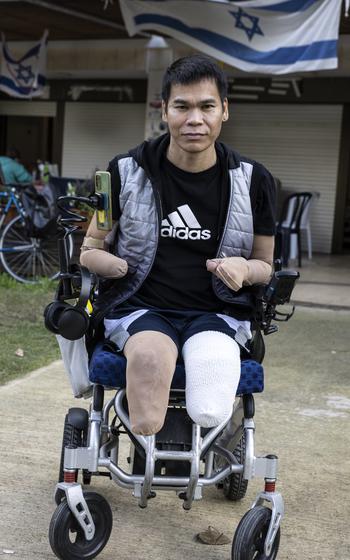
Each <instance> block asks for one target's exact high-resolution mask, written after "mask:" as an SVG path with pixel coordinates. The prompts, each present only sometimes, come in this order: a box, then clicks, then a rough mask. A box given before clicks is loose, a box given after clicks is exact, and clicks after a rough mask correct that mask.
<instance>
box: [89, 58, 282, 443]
mask: <svg viewBox="0 0 350 560" xmlns="http://www.w3.org/2000/svg"><path fill="white" fill-rule="evenodd" d="M226 94H227V84H226V78H225V75H224V74H223V72H222V71H221V69H220V68H219V67H218V66H216V65H215V64H214V63H213V62H212V61H211V60H210V59H208V58H206V57H204V56H193V57H187V58H184V59H180V60H178V61H176V62H174V63H173V64H172V65H171V66H170V67H169V68H168V70H167V72H166V74H165V76H164V81H163V89H162V96H163V102H162V104H163V119H164V121H165V122H166V123H167V124H168V127H169V133H168V134H165V135H164V136H162V137H160V138H159V139H157V140H154V141H150V142H144V143H143V144H141V145H140V146H138V147H137V148H135V149H133V150H130V152H129V153H128V154H126V155H121V156H117V157H116V158H115V159H114V160H112V161H111V163H110V165H109V171H110V173H111V177H112V195H113V201H114V202H113V216H114V218H115V220H116V221H118V229H117V240H116V241H113V245H112V247H111V248H110V250H111V253H105V252H104V249H103V243H104V240H103V239H102V238H103V235H104V233H105V232H102V231H101V230H98V229H97V227H96V219H95V218H94V219H93V220H92V222H91V224H90V227H89V229H88V231H87V236H86V238H85V240H84V244H83V247H82V254H81V259H80V261H81V264H83V265H85V266H86V267H87V268H88V269H89V270H90V271H92V272H97V273H99V274H101V275H102V276H104V277H106V276H108V277H109V278H120V277H121V276H124V275H126V276H125V280H124V282H123V284H122V286H123V287H121V285H120V284H119V286H118V282H117V283H116V286H115V294H116V295H115V296H114V295H113V290H111V293H110V295H109V296H108V297H109V302H108V306H107V309H106V311H105V318H104V325H105V336H106V338H108V339H110V340H111V341H113V342H114V343H115V344H116V347H117V348H118V350H119V351H123V353H124V355H125V356H126V358H127V370H126V377H127V399H128V404H129V413H130V418H131V425H132V430H133V432H134V433H137V434H143V435H150V434H154V433H157V432H158V431H159V430H160V429H161V427H162V425H163V422H164V417H165V413H166V410H167V406H168V399H169V389H170V385H171V380H172V377H173V374H174V371H175V366H176V362H177V360H178V358H179V357H180V358H181V359H183V361H184V365H185V370H186V403H187V410H188V413H189V415H190V417H191V418H192V419H193V421H194V422H196V423H198V424H199V425H200V426H203V427H212V426H216V425H218V424H220V423H221V422H222V421H223V420H224V419H225V418H226V419H227V418H229V416H230V415H231V413H232V405H233V400H234V398H235V394H236V389H237V385H238V382H239V377H240V354H241V350H242V348H243V349H246V348H247V347H248V346H249V340H250V338H251V329H250V316H249V314H250V313H251V306H250V304H249V301H245V299H247V297H244V296H245V294H244V289H243V293H242V286H247V285H248V286H249V285H251V284H255V283H260V282H263V283H266V282H267V281H268V279H269V278H270V276H271V264H272V260H273V246H274V233H275V212H274V207H275V188H274V181H273V178H272V177H271V175H270V173H269V172H268V171H267V170H266V169H265V168H264V167H263V166H262V165H261V164H258V163H256V162H253V161H251V160H247V159H246V158H242V157H241V156H239V154H237V153H236V152H234V151H233V150H231V149H230V148H228V147H227V146H225V145H224V144H222V143H219V142H217V138H218V136H219V134H220V131H221V126H222V123H223V122H224V121H226V120H227V119H228V116H229V115H228V102H227V97H226ZM117 294H118V295H117ZM237 294H238V296H237ZM248 299H249V298H248Z"/></svg>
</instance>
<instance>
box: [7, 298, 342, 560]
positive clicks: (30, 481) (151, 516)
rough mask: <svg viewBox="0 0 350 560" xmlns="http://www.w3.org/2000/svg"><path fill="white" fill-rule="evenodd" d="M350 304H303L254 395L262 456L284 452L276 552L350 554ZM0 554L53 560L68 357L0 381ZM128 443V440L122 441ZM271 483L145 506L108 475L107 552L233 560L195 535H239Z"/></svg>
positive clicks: (271, 352) (314, 557) (331, 557)
mask: <svg viewBox="0 0 350 560" xmlns="http://www.w3.org/2000/svg"><path fill="white" fill-rule="evenodd" d="M349 332H350V312H339V311H337V312H336V311H329V310H313V309H306V308H299V309H298V310H297V313H296V315H295V317H294V318H293V319H292V320H291V321H290V323H288V324H283V325H281V327H280V332H279V333H278V334H274V335H271V336H269V337H268V338H267V339H266V343H267V347H268V350H267V357H266V359H265V362H264V367H265V384H266V389H265V391H264V393H263V394H262V395H257V396H256V407H257V411H256V416H255V420H256V426H257V430H256V453H257V454H258V455H262V454H265V453H269V452H270V453H271V452H274V453H276V454H277V455H278V456H279V458H280V465H279V481H278V489H279V491H280V492H281V493H282V494H283V497H284V500H285V507H286V515H285V518H284V520H283V522H282V529H281V545H280V552H279V554H278V560H296V559H301V560H349V559H350V531H349V517H350V515H349V514H350V504H349V495H350V492H349V490H350V480H349V476H350V459H349V448H350V430H349V416H350V371H349V370H350V368H349V362H350V344H349ZM0 399H1V410H2V414H1V424H0V440H1V450H2V461H1V464H0V557H1V558H2V557H4V558H13V559H20V560H50V559H54V558H55V556H54V555H53V553H52V551H51V549H50V546H49V542H48V526H49V523H50V518H51V515H52V513H53V511H54V509H55V505H54V501H53V491H54V487H55V482H56V479H57V471H58V462H59V454H60V446H61V439H62V427H63V420H64V415H65V412H66V410H67V409H68V408H69V407H70V406H84V407H87V406H88V403H87V402H84V401H83V402H81V401H76V400H74V399H73V398H72V396H71V392H70V388H69V386H68V381H67V380H66V376H65V374H64V373H63V369H62V364H61V362H55V363H53V364H51V365H50V366H49V367H47V368H44V369H41V370H38V371H36V372H33V373H32V374H29V375H28V376H27V377H25V378H23V379H20V380H18V381H14V382H11V383H9V384H8V385H6V386H3V387H0ZM123 448H124V449H126V448H127V442H125V444H123ZM261 488H262V481H260V480H254V481H252V482H251V483H250V484H249V487H248V493H247V497H246V498H245V499H244V500H243V501H242V502H241V503H238V504H232V503H230V502H228V501H226V500H225V498H224V497H223V495H222V494H221V493H220V492H219V491H218V490H217V489H216V488H209V489H207V490H206V492H205V494H204V499H203V500H202V501H201V502H195V503H194V505H193V508H192V510H191V511H189V512H185V511H184V510H183V508H182V502H181V501H180V500H179V499H178V498H177V497H176V495H175V494H174V493H172V492H171V493H169V492H163V493H162V492H158V494H157V497H156V499H153V500H151V501H150V503H149V506H148V508H147V509H145V510H141V509H140V508H139V507H138V504H137V500H136V499H135V498H134V497H132V495H131V492H130V491H128V490H124V489H121V488H119V487H117V486H115V485H114V484H113V483H112V482H111V481H109V480H108V479H106V478H100V479H96V478H95V479H93V482H92V485H91V487H90V489H91V490H93V491H97V492H100V493H102V494H103V495H104V496H105V497H106V498H107V499H108V500H109V502H110V504H111V507H112V511H113V517H114V527H113V531H112V535H111V538H110V540H109V542H108V544H107V546H106V548H105V549H104V551H103V552H102V553H101V554H100V556H99V557H98V558H100V559H101V560H130V559H131V558H132V559H133V560H144V559H146V560H183V558H191V560H229V559H230V558H231V545H230V544H228V545H223V546H207V545H203V544H200V543H198V542H196V540H195V535H196V534H197V533H198V532H200V531H203V530H204V529H206V528H207V527H208V525H213V526H214V527H216V528H217V529H219V530H220V531H222V532H224V533H225V534H226V535H228V536H230V537H232V536H233V533H234V530H235V527H236V525H237V523H238V521H239V520H240V518H241V517H242V516H243V515H244V513H245V512H246V511H247V510H248V509H249V507H250V504H251V502H252V501H253V499H254V498H255V495H256V493H257V492H258V491H259V490H260V489H261Z"/></svg>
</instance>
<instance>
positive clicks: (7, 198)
mask: <svg viewBox="0 0 350 560" xmlns="http://www.w3.org/2000/svg"><path fill="white" fill-rule="evenodd" d="M3 186H4V187H7V188H8V190H7V191H0V261H1V264H2V266H3V268H4V269H5V271H6V272H7V273H8V274H9V275H10V276H12V278H14V279H15V280H17V281H18V282H23V283H25V284H36V283H38V282H40V280H41V278H42V277H47V278H49V279H50V280H55V279H56V278H57V277H58V275H59V272H58V271H59V255H58V249H57V232H58V229H57V225H56V222H55V223H54V224H51V226H50V227H49V228H46V229H45V228H43V229H42V230H41V231H40V230H39V229H38V228H36V227H35V225H34V223H33V220H32V218H31V217H30V216H29V215H28V212H26V210H25V208H24V204H23V200H22V196H23V195H22V193H24V192H26V193H27V194H28V193H30V196H31V197H32V199H33V202H34V204H35V199H36V197H39V194H38V193H37V191H36V190H35V188H34V187H33V185H31V184H25V185H20V188H21V190H20V191H19V190H18V189H19V185H3ZM1 202H2V204H1ZM11 208H14V210H15V212H16V214H17V215H15V217H14V218H12V219H11V220H10V221H9V222H8V223H7V224H5V222H6V217H7V216H8V214H9V212H10V209H11ZM34 212H35V207H34ZM3 226H4V227H3ZM67 247H68V252H69V255H70V258H71V257H72V255H73V238H72V236H71V235H68V237H67Z"/></svg>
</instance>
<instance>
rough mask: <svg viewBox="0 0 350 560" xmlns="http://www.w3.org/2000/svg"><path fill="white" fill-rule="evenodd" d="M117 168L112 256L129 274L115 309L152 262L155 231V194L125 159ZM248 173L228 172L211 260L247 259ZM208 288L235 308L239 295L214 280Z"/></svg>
mask: <svg viewBox="0 0 350 560" xmlns="http://www.w3.org/2000/svg"><path fill="white" fill-rule="evenodd" d="M118 166H119V175H120V184H121V190H120V196H119V205H120V211H121V215H120V219H119V226H118V231H117V236H116V242H115V246H114V252H115V254H116V255H118V256H119V257H121V258H122V259H125V260H126V261H127V262H128V265H129V273H128V275H127V277H126V278H125V280H124V281H123V282H120V281H118V282H120V291H119V290H118V296H117V297H116V299H115V300H114V304H115V305H116V304H119V303H121V302H122V301H125V300H127V299H128V298H129V297H131V296H132V295H133V294H134V293H136V292H137V290H138V289H139V288H140V286H141V284H142V283H143V282H144V281H145V279H146V278H147V276H148V274H149V272H150V270H151V268H152V265H153V262H154V259H155V256H156V251H157V246H158V237H159V228H160V215H159V211H158V209H157V202H156V197H157V193H156V192H155V188H154V186H153V185H152V183H151V181H150V179H149V178H148V177H147V175H146V173H145V171H144V170H143V168H142V167H140V166H139V165H138V163H137V162H136V161H135V160H134V158H132V157H131V156H128V157H125V158H123V159H120V160H119V161H118ZM252 171H253V165H252V164H250V163H246V162H241V164H240V166H239V167H237V168H236V169H229V178H230V200H229V207H228V211H227V217H226V223H225V227H224V231H223V234H222V237H221V240H220V242H219V247H218V251H217V257H232V256H242V257H245V258H247V259H248V258H249V257H250V255H251V252H252V247H253V235H254V232H253V218H252V210H251V203H250V196H249V190H250V184H251V176H252ZM213 288H214V292H215V293H216V295H217V296H218V297H219V298H220V299H221V300H223V301H225V302H228V303H239V299H240V298H241V295H240V292H238V293H237V294H235V293H234V292H232V291H231V290H229V289H228V288H227V287H226V286H225V284H223V283H222V282H221V281H220V280H219V279H218V278H216V277H215V276H214V275H213ZM241 299H242V298H241ZM243 300H244V298H243ZM243 305H244V303H243Z"/></svg>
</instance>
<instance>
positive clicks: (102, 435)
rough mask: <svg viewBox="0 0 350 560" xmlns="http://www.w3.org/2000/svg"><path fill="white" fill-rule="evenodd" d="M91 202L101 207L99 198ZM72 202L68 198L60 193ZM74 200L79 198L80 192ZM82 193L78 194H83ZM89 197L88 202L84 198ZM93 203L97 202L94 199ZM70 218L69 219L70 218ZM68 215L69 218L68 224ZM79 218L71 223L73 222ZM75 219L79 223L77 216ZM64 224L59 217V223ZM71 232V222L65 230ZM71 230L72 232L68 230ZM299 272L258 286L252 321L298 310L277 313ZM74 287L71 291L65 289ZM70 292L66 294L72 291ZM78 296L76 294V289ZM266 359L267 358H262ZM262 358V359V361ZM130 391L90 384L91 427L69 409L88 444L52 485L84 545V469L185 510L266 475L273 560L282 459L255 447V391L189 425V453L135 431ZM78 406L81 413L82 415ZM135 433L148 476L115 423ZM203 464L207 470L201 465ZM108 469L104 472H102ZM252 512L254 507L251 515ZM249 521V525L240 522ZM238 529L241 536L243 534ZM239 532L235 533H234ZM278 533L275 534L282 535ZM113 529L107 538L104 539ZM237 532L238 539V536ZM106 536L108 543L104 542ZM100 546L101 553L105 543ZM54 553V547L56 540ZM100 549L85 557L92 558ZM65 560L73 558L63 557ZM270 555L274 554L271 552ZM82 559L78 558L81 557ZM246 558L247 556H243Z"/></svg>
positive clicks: (65, 272)
mask: <svg viewBox="0 0 350 560" xmlns="http://www.w3.org/2000/svg"><path fill="white" fill-rule="evenodd" d="M94 197H95V198H94V202H93V204H94V205H95V207H96V204H97V202H96V195H94ZM62 198H63V199H67V197H62ZM76 198H77V197H76ZM79 198H80V197H79ZM86 200H89V199H85V200H84V201H85V202H86ZM90 205H92V202H91V200H90ZM70 220H71V218H70ZM67 221H68V219H66V222H67ZM73 221H74V220H73ZM75 221H77V220H75ZM61 225H62V220H61ZM65 229H66V230H67V227H65ZM71 229H72V228H70V230H69V232H70V233H71ZM66 237H67V231H66V233H65V237H64V238H63V240H61V255H62V259H63V261H64V262H63V263H62V267H61V270H62V274H61V282H62V286H63V288H62V290H58V292H57V293H58V294H60V297H61V298H64V297H65V296H64V295H65V294H66V295H67V294H68V298H67V299H69V298H71V297H72V293H73V291H74V290H73V291H72V289H71V286H69V283H70V282H73V280H74V282H73V285H74V286H75V287H76V284H77V273H76V265H75V268H72V269H71V270H72V271H73V272H72V273H71V274H70V272H69V271H70V267H69V264H68V262H67V252H66V250H65V249H64V241H65V239H66ZM298 277H299V274H298V273H297V272H294V271H277V272H275V274H274V276H273V278H272V281H271V282H270V284H269V285H268V287H267V288H266V287H264V288H262V287H260V288H259V289H258V290H257V302H258V305H257V310H256V317H255V322H256V325H257V327H258V329H259V330H260V331H263V332H264V334H270V333H272V332H275V331H276V330H277V326H276V325H271V321H272V320H284V321H285V320H288V319H289V318H290V317H291V316H292V314H293V313H294V308H293V311H292V313H290V314H282V313H279V312H277V311H276V305H278V304H284V303H286V302H289V299H290V295H291V292H292V289H293V286H294V283H295V281H296V279H297V278H298ZM68 288H69V289H68ZM67 289H68V292H69V293H68V292H67ZM74 295H75V293H74ZM261 359H262V358H261ZM258 361H261V360H259V359H258ZM125 400H126V399H125V390H124V389H119V390H118V389H117V391H116V394H115V396H114V397H113V398H111V399H110V400H109V401H108V402H107V403H106V404H105V405H104V387H103V386H102V385H99V384H95V385H94V387H93V398H92V405H91V407H90V413H89V420H88V425H86V411H85V410H83V409H72V410H73V411H74V414H73V413H72V418H71V419H70V422H71V423H72V424H73V426H74V425H76V427H77V428H79V429H82V427H84V429H85V430H86V432H87V441H86V445H85V446H75V445H68V446H66V447H65V449H64V480H63V481H61V482H59V483H58V484H57V486H56V490H55V500H56V503H57V504H58V507H60V505H61V504H62V500H63V501H64V499H65V500H66V505H67V507H68V508H69V510H70V512H71V514H72V515H73V516H74V519H75V521H76V523H78V525H79V527H80V530H81V531H82V533H83V535H84V537H85V539H86V541H87V542H92V541H93V539H94V538H95V535H96V526H95V523H94V520H93V516H92V514H91V511H90V508H89V505H88V503H87V500H85V497H84V493H83V490H82V486H81V484H80V483H78V482H77V481H76V478H77V472H78V470H79V469H82V470H83V471H88V472H89V473H90V474H106V475H109V476H110V478H111V479H112V480H113V481H114V482H115V483H116V484H117V485H118V486H120V487H123V488H127V489H131V490H132V491H133V495H134V496H135V497H136V498H138V504H139V506H140V507H141V508H145V507H147V504H148V500H149V498H150V497H154V495H155V494H154V490H173V491H175V492H176V493H177V494H178V495H179V497H180V498H182V499H183V507H184V509H185V510H189V509H190V508H191V506H192V503H193V501H194V500H200V499H201V498H202V492H203V488H205V487H207V486H210V485H219V484H220V483H222V481H223V480H224V479H227V478H228V477H229V476H230V475H235V474H236V475H241V476H242V477H243V479H244V480H247V481H249V480H251V479H253V478H255V477H261V478H263V479H264V480H265V487H264V490H263V491H261V492H260V493H258V495H257V496H256V498H255V500H254V501H253V503H252V505H251V511H252V510H254V508H257V507H259V506H264V505H265V504H268V506H269V509H270V510H271V516H270V517H269V519H268V521H267V523H266V522H265V524H264V527H263V530H264V534H266V536H265V537H264V547H263V553H264V554H265V556H266V557H267V558H268V557H271V558H275V557H276V555H277V551H278V542H279V527H280V523H281V520H282V518H283V515H284V503H283V498H282V496H281V494H280V493H278V492H276V488H275V486H276V479H277V468H278V458H277V456H275V455H267V456H261V457H259V456H255V448H254V431H255V424H254V397H253V395H252V394H247V395H243V396H241V397H238V398H236V400H235V403H234V407H233V413H232V415H231V417H230V419H229V420H225V421H224V422H222V423H221V424H220V425H219V426H216V427H214V428H210V429H203V428H201V427H200V426H199V425H197V424H195V423H192V433H191V443H190V446H188V447H189V448H188V449H186V450H178V449H170V450H169V449H161V448H158V446H157V436H156V435H152V436H141V435H136V434H133V433H132V431H131V425H130V420H129V416H128V412H127V409H126V406H125ZM169 408H180V409H182V410H183V411H186V409H185V400H184V391H182V390H172V391H171V393H170V401H169ZM113 409H114V412H115V417H114V420H113V422H112V423H109V415H110V412H111V411H112V410H113ZM79 411H80V412H79ZM117 419H119V420H120V423H121V424H120V425H121V426H123V428H124V429H125V430H126V432H127V434H128V435H129V436H130V438H131V441H132V443H133V444H134V447H135V450H136V448H137V449H138V451H139V452H141V454H143V456H144V467H145V468H144V474H132V473H131V474H130V473H127V472H125V471H124V470H123V469H122V468H121V467H120V466H119V461H118V459H119V436H120V434H121V433H125V432H122V431H121V430H120V426H119V427H117V428H116V427H115V423H116V420H117ZM243 436H244V437H245V444H246V445H245V453H244V461H242V462H241V463H240V462H239V461H238V460H237V458H236V456H235V455H234V450H235V449H236V446H237V445H238V443H239V442H240V441H241V439H242V437H243ZM157 461H167V462H169V461H170V462H174V463H178V462H181V463H182V464H184V463H188V465H189V475H188V476H168V475H164V474H156V473H155V470H156V465H157ZM203 463H204V468H202V470H201V466H202V464H203ZM100 469H105V470H107V472H106V471H105V470H104V471H100ZM248 513H249V512H248ZM248 513H247V514H246V515H245V516H244V517H243V518H242V520H241V523H240V524H239V525H238V528H237V531H236V536H235V539H236V541H239V539H242V535H241V533H242V530H241V531H240V533H239V530H240V525H241V524H242V522H244V520H245V518H246V517H247V515H248ZM249 523H250V524H254V523H256V521H254V519H250V518H249V519H248V517H247V519H246V522H245V525H246V526H248V524H249ZM243 524H244V523H243ZM55 531H59V528H58V524H57V523H56V525H55V514H54V517H53V519H52V521H51V526H50V542H51V540H52V539H53V537H52V535H54V534H55ZM238 533H239V534H238ZM237 535H238V536H237ZM277 536H278V538H277ZM108 537H109V533H108V536H107V540H108ZM236 537H237V538H236ZM235 539H234V542H233V547H232V559H233V560H240V558H241V556H240V554H241V552H240V551H241V549H242V543H238V544H237V542H236V544H235ZM107 540H106V542H107ZM106 542H104V543H102V545H101V547H100V549H99V550H98V552H97V554H98V553H99V552H100V551H101V550H102V548H103V547H104V546H105V544H106ZM51 546H52V548H53V550H54V552H55V553H57V550H55V546H53V544H52V542H51ZM97 554H92V555H90V556H84V558H94V557H95V556H96V555H97ZM57 555H58V556H59V557H60V558H63V559H64V560H65V559H66V558H67V559H68V558H69V556H64V555H59V554H57ZM270 555H271V556H270ZM76 557H77V558H78V556H76ZM242 557H243V556H242Z"/></svg>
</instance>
